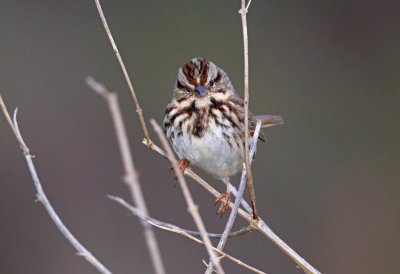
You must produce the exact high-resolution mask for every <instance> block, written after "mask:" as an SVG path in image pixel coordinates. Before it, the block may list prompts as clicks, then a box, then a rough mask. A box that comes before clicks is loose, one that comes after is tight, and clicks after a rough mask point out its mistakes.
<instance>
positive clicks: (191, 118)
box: [164, 58, 283, 214]
mask: <svg viewBox="0 0 400 274" xmlns="http://www.w3.org/2000/svg"><path fill="white" fill-rule="evenodd" d="M257 120H260V121H261V123H262V126H263V127H267V126H273V125H278V124H282V122H283V121H282V118H281V117H280V116H276V115H261V116H253V115H252V114H251V113H250V112H249V136H250V140H249V143H251V141H252V140H253V133H254V129H255V125H256V123H257ZM164 131H165V134H166V135H167V138H168V140H169V141H170V143H171V145H172V147H173V149H174V150H175V152H176V153H177V154H178V156H179V158H180V161H179V164H180V167H181V169H182V171H184V169H185V168H187V167H188V166H189V164H190V163H192V164H194V165H196V166H199V167H200V168H202V169H204V170H205V171H206V172H208V173H210V174H212V175H214V176H215V177H217V178H220V179H222V180H225V182H226V193H224V194H222V195H221V196H220V197H219V198H218V199H217V200H216V203H217V202H219V201H221V202H222V204H221V206H220V208H219V210H218V213H220V214H223V213H224V212H225V211H226V209H227V208H228V207H229V201H230V194H229V190H228V185H229V177H230V176H233V175H235V174H236V173H237V172H238V171H240V170H241V169H242V164H243V161H244V158H245V149H244V144H245V141H244V136H245V132H244V103H243V100H242V99H241V98H240V97H239V95H238V94H237V93H236V92H235V90H234V88H233V86H232V83H231V81H230V80H229V78H228V76H227V75H226V73H225V72H224V71H223V70H222V69H220V68H219V67H217V66H216V65H215V64H214V63H212V62H210V61H208V60H207V59H205V58H194V59H192V60H190V61H188V62H186V63H185V64H184V65H183V66H182V67H181V68H180V69H179V71H178V77H177V79H176V82H175V87H174V94H173V98H172V101H171V103H170V104H169V105H168V106H167V109H166V111H165V118H164ZM259 139H260V140H262V141H264V134H263V133H261V134H260V136H259Z"/></svg>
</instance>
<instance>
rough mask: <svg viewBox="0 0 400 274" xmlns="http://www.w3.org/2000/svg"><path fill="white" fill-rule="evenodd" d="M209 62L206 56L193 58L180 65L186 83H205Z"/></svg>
mask: <svg viewBox="0 0 400 274" xmlns="http://www.w3.org/2000/svg"><path fill="white" fill-rule="evenodd" d="M209 65H210V62H209V61H208V60H207V59H206V58H201V57H198V58H193V59H192V60H189V61H188V62H186V63H185V64H184V65H183V66H182V72H183V74H184V75H185V77H186V80H187V82H188V83H190V84H192V85H205V84H206V83H207V79H208V70H209Z"/></svg>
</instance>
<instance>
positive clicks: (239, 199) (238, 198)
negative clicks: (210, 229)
mask: <svg viewBox="0 0 400 274" xmlns="http://www.w3.org/2000/svg"><path fill="white" fill-rule="evenodd" d="M260 129H261V122H260V121H258V122H257V125H256V128H255V130H254V135H253V143H252V144H251V150H250V164H251V161H252V160H253V157H254V153H255V151H256V146H257V141H258V135H259V134H260ZM245 186H246V166H245V165H243V170H242V177H241V179H240V184H239V189H238V191H237V194H236V198H235V203H234V205H233V207H232V210H231V213H230V215H229V219H228V222H227V223H226V225H225V229H224V232H223V233H222V237H221V239H220V240H219V242H218V245H217V248H218V250H223V249H224V247H225V244H226V242H227V241H228V236H229V234H230V232H231V230H232V227H233V224H234V222H235V219H236V215H237V213H238V210H239V206H240V204H241V202H242V196H243V192H244V189H245ZM212 271H213V264H212V263H211V262H209V263H208V266H207V269H206V272H205V273H206V274H211V273H212Z"/></svg>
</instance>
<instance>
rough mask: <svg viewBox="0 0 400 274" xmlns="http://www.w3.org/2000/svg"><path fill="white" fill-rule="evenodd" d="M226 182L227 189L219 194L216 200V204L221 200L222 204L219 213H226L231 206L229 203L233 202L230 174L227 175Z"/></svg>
mask: <svg viewBox="0 0 400 274" xmlns="http://www.w3.org/2000/svg"><path fill="white" fill-rule="evenodd" d="M225 184H226V191H225V193H222V194H221V195H219V196H218V198H217V200H215V204H217V203H219V202H221V205H220V206H219V208H218V211H217V214H219V215H221V216H222V215H224V213H225V212H226V211H227V210H228V208H229V203H230V202H231V194H230V192H229V176H227V175H225Z"/></svg>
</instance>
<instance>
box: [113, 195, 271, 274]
mask: <svg viewBox="0 0 400 274" xmlns="http://www.w3.org/2000/svg"><path fill="white" fill-rule="evenodd" d="M108 197H109V198H110V199H111V200H113V201H115V202H117V203H119V204H120V205H122V206H123V207H125V208H126V209H128V210H129V211H130V212H131V213H132V214H134V215H135V216H137V217H139V218H140V219H142V220H144V221H146V222H148V223H149V224H151V225H153V226H156V227H158V228H160V229H163V230H167V231H170V232H174V233H177V234H179V235H183V236H185V237H187V238H189V239H191V240H193V241H195V242H197V243H199V244H202V245H204V242H203V241H201V240H199V239H197V238H196V237H194V236H193V235H191V233H189V232H188V230H186V229H182V228H180V227H178V226H175V225H172V224H168V223H164V222H160V221H158V220H156V219H154V218H151V217H150V216H147V215H145V214H143V212H141V211H140V210H139V209H137V208H135V207H133V206H131V205H130V204H128V203H127V202H126V201H125V200H124V199H122V198H120V197H116V196H111V195H108ZM212 249H213V250H214V251H215V252H217V253H218V254H219V255H220V256H222V257H223V258H227V259H228V260H231V261H232V262H234V263H236V264H238V265H240V266H243V267H244V268H247V269H249V270H251V271H253V272H255V273H260V274H261V273H264V274H265V272H262V271H261V270H258V269H256V268H255V267H252V266H250V265H248V264H246V263H244V262H243V261H241V260H239V259H236V258H235V257H232V256H231V255H228V254H227V253H225V252H223V251H221V250H218V249H217V248H215V247H213V248H212Z"/></svg>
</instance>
